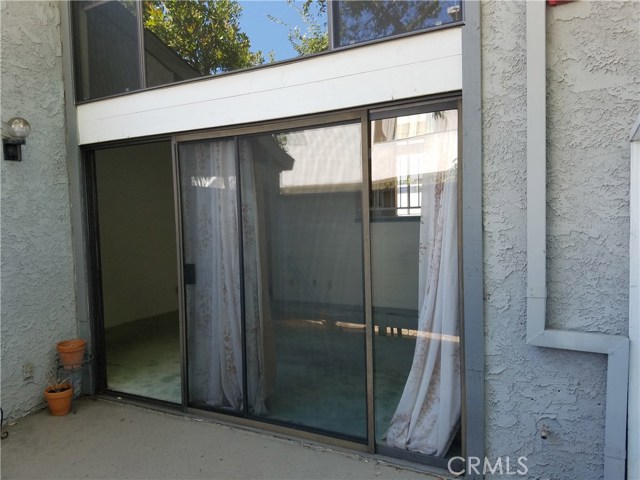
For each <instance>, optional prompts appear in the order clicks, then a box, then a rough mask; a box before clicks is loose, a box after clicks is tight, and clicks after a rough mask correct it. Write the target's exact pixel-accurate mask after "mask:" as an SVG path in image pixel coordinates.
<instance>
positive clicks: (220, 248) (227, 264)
mask: <svg viewBox="0 0 640 480" xmlns="http://www.w3.org/2000/svg"><path fill="white" fill-rule="evenodd" d="M179 165H180V184H181V195H182V198H181V200H182V235H183V253H184V273H185V309H186V339H187V377H188V387H187V388H188V396H189V403H190V404H191V405H194V406H198V407H202V408H209V409H223V410H230V411H235V412H241V411H242V410H243V401H244V388H243V360H242V356H243V354H242V322H241V293H240V278H241V277H240V244H239V235H238V191H237V179H236V142H235V140H233V139H230V140H229V139H226V140H215V141H205V142H197V143H186V144H181V145H180V146H179Z"/></svg>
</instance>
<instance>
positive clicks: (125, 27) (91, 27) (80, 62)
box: [72, 1, 142, 100]
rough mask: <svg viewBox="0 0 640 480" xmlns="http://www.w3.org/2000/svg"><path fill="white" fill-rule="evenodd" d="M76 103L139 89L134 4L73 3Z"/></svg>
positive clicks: (136, 28)
mask: <svg viewBox="0 0 640 480" xmlns="http://www.w3.org/2000/svg"><path fill="white" fill-rule="evenodd" d="M72 8H73V13H74V26H75V33H76V38H75V42H74V46H75V48H74V50H75V52H74V54H75V65H76V69H75V70H76V90H77V92H78V99H79V100H88V99H90V98H98V97H105V96H107V95H113V94H116V93H122V92H129V91H133V90H138V89H139V88H141V87H142V85H141V82H140V76H139V69H138V60H139V55H138V52H139V51H140V49H139V45H138V19H137V13H136V10H137V9H136V2H133V1H129V2H90V1H88V2H73V7H72Z"/></svg>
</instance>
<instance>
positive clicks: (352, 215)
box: [239, 124, 367, 441]
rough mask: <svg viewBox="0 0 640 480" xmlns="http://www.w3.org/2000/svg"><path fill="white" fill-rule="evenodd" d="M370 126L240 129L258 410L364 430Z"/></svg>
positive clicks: (362, 433)
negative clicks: (364, 147)
mask: <svg viewBox="0 0 640 480" xmlns="http://www.w3.org/2000/svg"><path fill="white" fill-rule="evenodd" d="M360 138H361V136H360V125H359V124H351V125H340V126H331V127H324V128H314V129H307V130H300V131H292V132H282V133H278V134H264V135H258V136H254V137H248V138H244V139H241V140H240V152H239V153H240V175H241V188H242V212H243V225H242V230H243V235H244V237H243V251H244V292H245V315H246V327H247V389H248V396H249V400H248V408H249V414H250V415H251V416H254V417H258V418H261V419H265V420H267V421H273V422H277V423H284V424H287V425H291V426H299V427H302V428H305V429H310V430H318V431H321V432H324V433H328V434H333V435H336V434H337V435H339V436H342V437H346V438H351V439H355V440H358V441H363V440H364V439H366V434H367V431H366V369H365V324H364V306H363V274H362V270H363V263H362V262H363V251H362V248H363V247H362V242H363V237H362V219H361V208H359V206H360V205H361V198H362V197H361V195H362V194H361V191H362V190H361V189H362V186H361V185H362V161H361V148H360V145H361V141H360Z"/></svg>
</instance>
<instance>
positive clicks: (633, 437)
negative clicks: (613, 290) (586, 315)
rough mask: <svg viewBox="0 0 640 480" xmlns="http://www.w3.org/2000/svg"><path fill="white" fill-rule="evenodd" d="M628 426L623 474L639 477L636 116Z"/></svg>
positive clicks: (639, 136)
mask: <svg viewBox="0 0 640 480" xmlns="http://www.w3.org/2000/svg"><path fill="white" fill-rule="evenodd" d="M629 197H630V198H629V218H630V222H629V223H630V225H629V341H630V351H629V355H630V361H629V425H628V431H627V451H628V454H627V457H628V460H627V476H628V478H629V480H640V292H639V291H638V288H639V287H640V115H638V121H637V122H636V124H635V126H634V127H633V130H632V131H631V185H630V192H629Z"/></svg>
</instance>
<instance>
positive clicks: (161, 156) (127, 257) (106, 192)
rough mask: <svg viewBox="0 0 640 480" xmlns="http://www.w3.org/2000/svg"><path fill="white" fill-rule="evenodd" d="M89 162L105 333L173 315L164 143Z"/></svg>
mask: <svg viewBox="0 0 640 480" xmlns="http://www.w3.org/2000/svg"><path fill="white" fill-rule="evenodd" d="M95 158H96V178H97V191H98V216H99V227H100V253H101V267H102V289H103V304H104V322H105V328H109V327H113V326H116V325H120V324H123V323H127V322H132V321H135V320H139V319H142V318H147V317H151V316H154V315H158V314H162V313H167V312H171V311H175V310H177V309H178V297H177V278H178V273H177V262H176V235H175V223H174V222H175V220H174V211H175V208H174V196H173V174H172V163H171V162H172V160H171V144H170V142H160V143H150V144H144V145H136V146H127V147H118V148H111V149H106V150H98V151H96V155H95Z"/></svg>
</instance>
